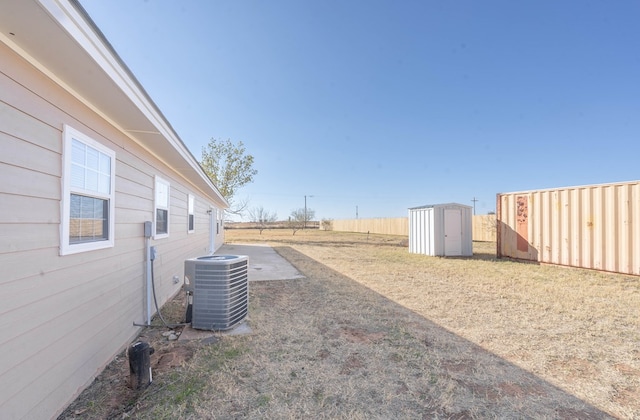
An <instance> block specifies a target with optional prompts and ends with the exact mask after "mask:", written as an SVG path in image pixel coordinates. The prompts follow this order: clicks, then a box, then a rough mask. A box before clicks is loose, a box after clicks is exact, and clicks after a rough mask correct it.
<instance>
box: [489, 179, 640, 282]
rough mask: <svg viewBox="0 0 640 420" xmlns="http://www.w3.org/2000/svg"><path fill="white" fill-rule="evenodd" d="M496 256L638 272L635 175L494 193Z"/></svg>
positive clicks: (639, 217) (638, 186) (639, 201)
mask: <svg viewBox="0 0 640 420" xmlns="http://www.w3.org/2000/svg"><path fill="white" fill-rule="evenodd" d="M496 213H497V217H498V224H497V227H498V232H497V236H498V237H497V253H498V257H510V258H517V259H523V260H531V261H539V262H544V263H551V264H560V265H568V266H573V267H582V268H590V269H596V270H604V271H612V272H617V273H624V274H634V275H640V181H634V182H625V183H615V184H601V185H589V186H579V187H567V188H558V189H550V190H538V191H525V192H514V193H506V194H498V196H497V209H496Z"/></svg>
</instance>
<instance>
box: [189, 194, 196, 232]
mask: <svg viewBox="0 0 640 420" xmlns="http://www.w3.org/2000/svg"><path fill="white" fill-rule="evenodd" d="M195 208H196V198H195V196H194V195H193V194H187V233H193V232H195V231H196V216H195ZM192 218H193V226H191V219H192Z"/></svg>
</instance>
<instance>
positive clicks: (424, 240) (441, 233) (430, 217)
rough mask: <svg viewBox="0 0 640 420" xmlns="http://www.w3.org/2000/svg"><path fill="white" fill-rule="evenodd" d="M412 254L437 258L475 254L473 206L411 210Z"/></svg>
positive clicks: (439, 205) (428, 206) (450, 205)
mask: <svg viewBox="0 0 640 420" xmlns="http://www.w3.org/2000/svg"><path fill="white" fill-rule="evenodd" d="M409 252H410V253H412V254H425V255H431V256H437V257H453V256H471V255H473V234H472V207H471V206H465V205H464V204H456V203H449V204H430V205H426V206H420V207H412V208H410V209H409Z"/></svg>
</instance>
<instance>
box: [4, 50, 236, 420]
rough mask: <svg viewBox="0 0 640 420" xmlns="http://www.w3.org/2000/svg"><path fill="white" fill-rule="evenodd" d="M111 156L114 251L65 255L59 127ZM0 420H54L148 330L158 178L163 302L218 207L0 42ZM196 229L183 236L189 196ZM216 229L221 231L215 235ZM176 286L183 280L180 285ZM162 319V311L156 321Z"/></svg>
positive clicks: (201, 249) (210, 239)
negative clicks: (149, 236)
mask: <svg viewBox="0 0 640 420" xmlns="http://www.w3.org/2000/svg"><path fill="white" fill-rule="evenodd" d="M64 125H69V126H71V127H73V128H75V129H77V130H79V131H81V132H83V133H84V134H86V135H88V136H90V137H91V138H93V139H94V140H96V141H97V142H99V143H100V144H103V145H105V146H107V147H108V148H110V149H111V150H114V151H115V153H116V159H115V160H116V168H115V190H116V193H115V246H114V247H112V248H106V249H101V250H95V251H90V252H81V253H77V254H71V255H64V256H61V255H60V223H61V199H62V192H61V189H62V188H61V185H62V174H63V170H62V153H63V134H62V130H63V126H64ZM0 149H1V150H2V152H1V153H0V267H2V273H3V275H2V276H0V418H11V419H13V418H29V419H39V418H51V417H55V416H56V415H57V414H59V413H60V412H61V410H62V409H64V407H65V406H66V404H68V403H69V402H70V401H72V400H73V398H75V397H76V396H77V395H78V393H79V392H80V391H81V390H82V389H83V388H84V387H85V386H87V385H88V384H89V383H90V382H91V381H92V380H93V378H94V377H95V376H96V375H97V374H98V373H99V372H100V371H101V370H102V369H103V368H104V366H106V364H107V363H108V362H109V361H110V360H111V359H112V358H113V357H114V356H115V355H116V354H118V353H119V352H120V351H122V350H123V349H124V348H125V347H126V346H127V345H128V344H129V343H130V341H131V340H132V339H133V338H134V337H135V336H136V335H137V334H138V332H139V327H135V326H134V325H133V323H134V322H136V323H143V322H144V320H145V297H146V292H145V248H144V246H145V239H144V235H143V223H144V222H145V221H149V220H153V212H154V177H155V176H157V175H158V176H161V177H162V178H164V179H166V180H168V181H169V182H170V183H171V188H170V216H169V217H170V235H169V237H168V238H165V239H158V240H151V245H155V246H156V247H157V249H158V258H157V259H156V261H155V263H154V271H155V283H156V286H157V289H156V292H157V297H158V300H159V303H160V304H162V303H164V302H166V301H167V300H168V299H169V298H170V297H171V296H173V295H175V294H176V293H177V292H178V291H179V288H180V286H181V283H182V278H183V264H184V260H185V259H187V258H192V257H195V256H198V255H204V254H209V253H211V252H213V251H214V249H212V248H215V247H218V246H220V245H221V244H222V242H223V241H224V233H223V232H224V231H223V230H222V229H221V230H220V233H217V234H211V232H210V227H211V225H212V223H211V216H210V215H209V214H208V213H207V211H208V210H210V209H213V211H212V213H213V214H218V213H220V214H221V213H222V212H217V210H218V209H216V208H215V207H214V206H213V205H212V199H211V197H208V196H207V192H203V191H200V190H198V189H197V188H196V187H194V185H193V184H191V183H190V182H189V180H188V179H186V178H185V177H183V176H182V175H181V174H180V173H178V172H177V171H175V170H173V169H172V168H170V167H168V166H167V165H165V164H164V163H163V162H161V161H159V160H158V159H156V158H155V157H154V155H153V154H152V153H151V152H149V151H148V150H146V149H144V148H142V147H141V146H139V145H138V144H137V143H135V142H134V141H132V140H131V139H130V138H129V137H128V136H126V135H125V134H124V133H123V132H122V131H120V130H119V129H118V128H116V127H114V126H113V125H112V124H110V123H109V122H108V121H107V120H105V119H104V118H102V117H101V116H100V115H99V114H98V113H96V112H94V111H93V110H91V109H89V108H88V107H87V106H85V105H83V104H82V103H81V102H80V101H78V100H77V99H76V98H75V97H74V96H72V95H71V94H69V93H68V92H67V91H66V90H64V89H63V88H62V87H60V85H58V84H56V83H54V82H53V81H52V80H51V79H49V78H48V77H47V76H45V75H44V74H43V73H41V72H40V71H38V70H37V69H36V68H35V67H33V66H32V65H31V64H29V63H27V62H26V61H25V60H23V59H22V58H21V57H20V56H19V55H17V54H16V53H15V52H14V51H13V50H11V49H10V48H8V47H7V46H6V45H5V44H3V43H2V42H0ZM188 194H192V195H194V196H195V211H194V216H195V230H194V232H193V233H188V232H187V204H186V203H187V195H188ZM214 225H215V224H214ZM174 276H176V277H177V278H178V279H179V281H178V283H174V281H173V278H174ZM154 312H155V311H154Z"/></svg>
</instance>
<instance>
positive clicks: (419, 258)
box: [61, 230, 640, 419]
mask: <svg viewBox="0 0 640 420" xmlns="http://www.w3.org/2000/svg"><path fill="white" fill-rule="evenodd" d="M401 239H402V238H400V237H393V236H387V235H366V234H352V233H341V232H322V231H311V230H307V231H299V232H297V233H296V235H295V236H292V235H291V231H290V230H273V231H264V232H263V234H262V235H259V233H258V231H254V230H229V231H227V242H235V243H256V242H263V243H268V244H270V245H271V246H273V247H274V249H275V250H276V251H277V252H278V253H279V254H281V255H282V256H283V257H284V258H286V259H287V260H289V261H290V262H291V263H292V264H293V265H294V266H296V267H297V268H298V270H299V271H300V272H301V273H303V274H304V275H305V276H306V278H305V279H298V280H287V281H269V282H257V283H251V285H250V311H249V320H248V323H249V325H250V327H251V329H252V330H253V333H252V334H250V335H244V336H224V337H220V339H219V340H218V341H217V342H215V343H212V344H207V343H199V342H186V343H185V342H182V341H180V342H171V343H168V342H164V341H162V340H161V337H160V336H159V333H157V332H155V331H153V329H148V330H147V331H145V334H146V338H147V339H148V340H149V341H151V342H152V343H153V345H154V347H155V348H156V349H157V351H156V354H155V355H154V360H153V362H154V369H155V371H154V382H153V384H152V385H151V386H150V387H149V388H148V389H146V390H145V391H143V392H140V393H134V392H133V391H127V390H126V387H125V386H124V380H125V379H126V378H124V376H126V372H127V370H126V359H124V358H123V357H122V356H121V357H119V358H118V359H117V360H116V361H115V362H114V363H113V364H112V365H110V366H109V368H107V370H105V373H104V374H103V375H101V378H98V380H96V382H95V383H94V384H93V385H92V386H91V387H90V388H89V389H87V390H86V391H85V393H83V395H81V396H80V397H79V398H78V400H77V401H76V402H74V404H72V405H71V406H70V407H69V409H68V410H67V411H66V412H65V413H64V414H63V416H61V417H62V418H65V419H66V418H80V417H82V418H150V419H151V418H153V419H156V418H167V419H173V418H194V419H200V418H272V419H286V418H348V419H369V418H398V417H400V418H566V419H573V418H607V417H609V416H611V417H618V418H628V419H633V418H640V347H639V344H640V328H639V327H640V321H639V317H638V315H639V313H640V279H639V278H638V277H632V276H623V275H616V274H610V273H600V272H595V271H587V270H579V269H572V268H565V267H558V266H548V265H537V264H525V263H519V262H512V261H508V260H497V259H496V258H495V244H492V243H475V244H474V257H472V258H437V257H427V256H423V255H413V254H409V253H408V252H407V248H406V247H404V246H401V245H400V244H401V242H402V241H401ZM182 301H183V299H182V297H180V299H176V300H175V301H174V302H172V303H170V304H167V305H165V308H163V313H165V312H166V313H168V314H169V315H168V316H169V317H173V321H179V320H180V319H179V317H180V316H181V313H182V310H183V308H182V307H181V306H180V305H181V303H182ZM168 316H167V315H166V314H165V318H166V317H168Z"/></svg>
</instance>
